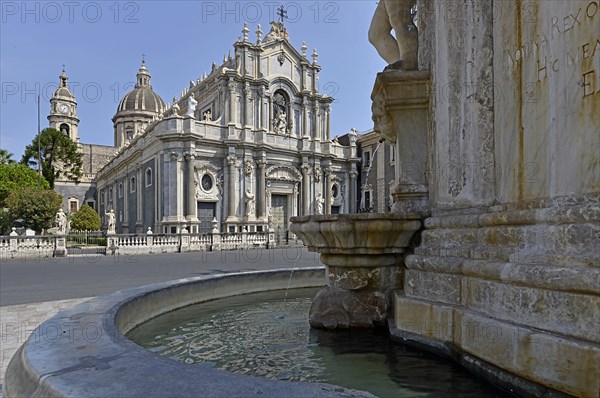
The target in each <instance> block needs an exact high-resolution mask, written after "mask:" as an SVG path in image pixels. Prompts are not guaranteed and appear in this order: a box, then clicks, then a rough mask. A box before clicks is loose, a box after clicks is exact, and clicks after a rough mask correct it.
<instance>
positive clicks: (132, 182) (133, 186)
mask: <svg viewBox="0 0 600 398" xmlns="http://www.w3.org/2000/svg"><path fill="white" fill-rule="evenodd" d="M136 183H137V180H136V179H135V177H131V178H130V179H129V192H132V193H133V192H135V190H136Z"/></svg>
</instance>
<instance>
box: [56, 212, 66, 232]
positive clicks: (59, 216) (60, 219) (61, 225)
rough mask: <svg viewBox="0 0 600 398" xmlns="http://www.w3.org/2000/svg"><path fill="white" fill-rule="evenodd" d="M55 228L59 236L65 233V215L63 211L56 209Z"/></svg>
mask: <svg viewBox="0 0 600 398" xmlns="http://www.w3.org/2000/svg"><path fill="white" fill-rule="evenodd" d="M56 226H57V227H58V233H59V234H61V235H64V234H66V233H67V215H66V214H65V212H64V211H63V209H58V213H56Z"/></svg>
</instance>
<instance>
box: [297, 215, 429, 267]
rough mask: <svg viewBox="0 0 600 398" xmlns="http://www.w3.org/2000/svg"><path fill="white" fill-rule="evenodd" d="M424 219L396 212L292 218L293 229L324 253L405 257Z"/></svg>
mask: <svg viewBox="0 0 600 398" xmlns="http://www.w3.org/2000/svg"><path fill="white" fill-rule="evenodd" d="M421 219H422V216H421V215H419V214H394V213H385V214H384V213H381V214H377V213H364V214H334V215H324V216H303V217H292V219H291V221H292V225H291V227H290V230H291V231H292V232H293V233H294V234H296V235H297V236H298V237H299V238H300V239H302V241H303V242H304V244H305V245H306V246H308V249H309V250H310V251H313V252H318V253H321V254H346V255H352V256H355V255H359V254H364V255H380V254H401V253H404V252H405V251H406V248H407V247H409V246H410V242H411V240H412V238H413V236H414V235H415V232H417V231H418V230H419V229H421V225H422V224H421ZM364 258H365V257H363V259H364Z"/></svg>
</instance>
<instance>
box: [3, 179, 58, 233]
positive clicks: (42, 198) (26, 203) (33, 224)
mask: <svg viewBox="0 0 600 398" xmlns="http://www.w3.org/2000/svg"><path fill="white" fill-rule="evenodd" d="M62 201H63V199H62V196H60V195H59V194H57V193H56V192H54V191H50V190H38V189H37V188H36V189H32V188H21V189H19V190H16V191H13V192H11V193H10V194H9V195H8V198H6V206H7V207H8V208H9V215H10V218H11V220H12V221H14V220H18V219H21V220H23V221H22V224H23V226H24V227H25V228H31V229H33V230H34V231H36V232H38V233H41V232H42V231H43V230H44V229H48V228H51V227H52V224H53V223H54V220H55V218H56V212H58V209H60V207H61V205H62Z"/></svg>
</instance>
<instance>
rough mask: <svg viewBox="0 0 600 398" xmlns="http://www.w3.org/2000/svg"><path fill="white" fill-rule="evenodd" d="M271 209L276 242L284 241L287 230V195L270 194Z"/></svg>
mask: <svg viewBox="0 0 600 398" xmlns="http://www.w3.org/2000/svg"><path fill="white" fill-rule="evenodd" d="M271 209H272V212H273V229H274V230H275V241H276V243H279V244H280V243H283V242H285V241H286V237H287V230H288V197H287V195H273V196H271Z"/></svg>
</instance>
